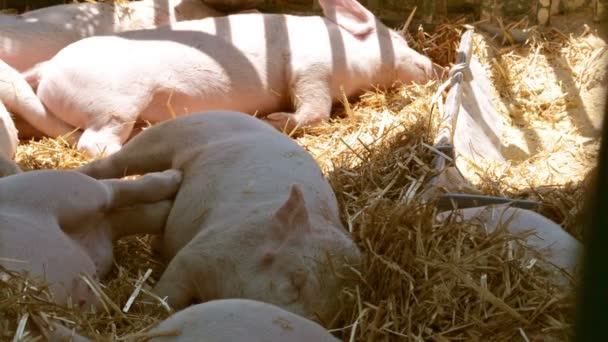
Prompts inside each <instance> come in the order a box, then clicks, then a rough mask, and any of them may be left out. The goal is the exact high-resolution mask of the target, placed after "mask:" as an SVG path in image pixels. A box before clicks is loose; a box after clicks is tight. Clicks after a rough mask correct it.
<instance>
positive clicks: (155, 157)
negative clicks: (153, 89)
mask: <svg viewBox="0 0 608 342" xmlns="http://www.w3.org/2000/svg"><path fill="white" fill-rule="evenodd" d="M171 124H172V122H164V123H162V124H159V125H158V126H153V127H150V128H148V129H147V130H146V134H145V135H137V136H135V137H133V139H131V140H130V141H129V143H128V144H126V145H125V146H124V147H123V148H122V149H120V150H119V151H118V152H116V153H114V154H112V155H110V156H108V157H106V158H102V159H98V160H94V161H92V162H90V163H88V164H86V165H83V166H81V167H80V168H77V169H76V171H78V172H81V173H84V174H86V175H88V176H91V177H93V178H96V179H104V178H119V177H124V176H127V175H135V174H143V173H147V172H155V171H161V170H166V169H169V168H171V167H172V162H173V156H174V155H175V153H174V151H175V149H177V148H180V146H174V145H175V144H172V143H170V142H167V138H166V136H165V134H163V130H162V129H158V128H159V126H165V128H166V129H167V130H166V131H167V132H168V131H171V130H170V129H169V128H168V127H166V126H170V125H171ZM171 132H173V131H171ZM179 134H180V132H179V131H176V132H175V133H174V135H175V136H176V137H177V136H179Z"/></svg>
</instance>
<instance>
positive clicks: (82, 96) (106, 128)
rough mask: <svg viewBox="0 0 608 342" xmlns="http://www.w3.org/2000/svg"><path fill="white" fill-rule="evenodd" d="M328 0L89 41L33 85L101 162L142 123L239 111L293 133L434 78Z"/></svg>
mask: <svg viewBox="0 0 608 342" xmlns="http://www.w3.org/2000/svg"><path fill="white" fill-rule="evenodd" d="M319 2H320V4H321V6H322V8H323V13H324V14H325V17H319V16H293V15H282V14H259V13H257V14H256V13H251V14H236V15H229V16H225V17H219V18H207V19H201V20H192V21H183V22H179V23H175V24H174V25H172V27H167V26H165V27H159V28H157V29H152V30H138V31H130V32H124V33H121V34H119V35H117V36H107V37H90V38H86V39H84V40H81V41H78V42H76V43H73V44H71V45H69V46H67V47H66V48H64V49H63V50H61V51H60V52H59V53H58V54H57V55H56V56H55V57H53V58H52V59H51V60H50V61H48V62H46V63H43V64H42V65H40V66H39V67H38V68H36V69H34V70H33V71H32V72H31V73H30V74H29V75H28V79H29V81H30V82H31V84H32V86H34V87H37V94H38V96H39V97H40V99H41V101H42V102H43V103H44V104H45V105H46V106H47V107H48V108H49V110H50V111H51V112H53V113H54V114H56V115H57V116H59V117H60V118H61V119H63V120H64V121H65V122H67V123H69V124H70V125H72V126H74V127H78V128H81V129H83V130H84V133H83V135H82V137H81V138H80V141H79V143H78V148H79V149H83V150H86V151H88V152H89V153H90V154H92V155H98V154H99V153H101V152H102V151H105V153H107V154H111V153H113V152H115V151H117V150H119V149H120V147H121V146H122V144H123V143H124V142H125V141H126V140H127V138H128V137H129V134H130V132H131V130H132V128H133V124H134V123H135V122H136V121H137V120H138V119H141V120H148V121H151V122H158V121H163V120H167V119H170V118H172V117H173V115H174V114H175V115H184V114H188V113H191V112H199V111H205V110H235V111H241V112H245V113H248V114H255V113H257V114H259V115H260V116H264V115H267V114H269V115H267V116H266V120H267V121H268V122H269V123H271V124H272V125H273V126H275V127H276V128H278V129H280V130H282V129H288V130H289V129H292V128H294V127H296V126H306V125H312V124H315V123H318V122H320V121H323V120H327V119H329V117H330V112H331V107H332V103H333V102H334V101H337V100H338V99H339V98H341V96H342V94H343V93H344V94H345V95H346V96H349V97H350V96H355V95H357V94H360V93H361V92H362V91H364V90H366V89H370V88H371V87H372V86H373V85H380V86H391V85H393V84H394V83H395V82H403V83H409V82H412V81H415V82H426V81H428V80H429V79H432V78H434V77H436V76H437V70H438V69H436V68H435V67H434V65H433V63H432V62H431V61H430V60H429V59H428V58H427V57H425V56H423V55H421V54H419V53H418V52H416V51H414V50H413V49H411V48H410V47H409V46H408V44H407V42H406V41H405V39H404V38H403V36H402V35H401V34H399V33H397V32H395V31H393V30H390V29H388V28H387V27H386V26H384V25H383V24H382V23H381V22H380V21H379V20H377V19H376V17H375V16H374V15H373V14H372V13H371V12H369V11H368V10H367V9H366V8H365V7H363V6H362V5H361V4H359V3H358V2H357V1H356V0H319ZM150 56H154V57H153V58H151V57H150ZM293 108H295V114H294V113H291V112H285V111H291V110H292V109H293ZM47 134H50V133H47Z"/></svg>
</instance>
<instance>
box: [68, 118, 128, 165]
mask: <svg viewBox="0 0 608 342" xmlns="http://www.w3.org/2000/svg"><path fill="white" fill-rule="evenodd" d="M117 121H118V120H113V122H110V123H108V124H107V125H104V126H101V127H88V128H86V129H85V130H84V132H83V133H82V136H81V137H80V140H78V146H77V147H78V149H79V150H83V151H85V152H87V153H88V154H89V155H91V156H99V155H104V154H105V155H111V154H114V153H116V152H118V150H120V148H121V147H122V144H123V143H124V142H125V141H127V139H128V138H129V135H130V134H131V131H132V130H133V126H134V125H135V122H117Z"/></svg>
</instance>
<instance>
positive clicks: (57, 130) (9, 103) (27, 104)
mask: <svg viewBox="0 0 608 342" xmlns="http://www.w3.org/2000/svg"><path fill="white" fill-rule="evenodd" d="M0 102H3V103H4V105H6V108H7V109H8V110H9V111H11V112H13V113H15V114H17V115H19V116H21V117H23V118H24V119H25V120H26V121H27V122H29V123H30V124H31V125H32V126H34V128H36V129H38V130H40V131H41V132H43V133H45V134H47V135H49V136H51V137H53V138H55V137H58V136H64V135H67V137H66V140H67V141H68V142H69V143H74V142H76V141H77V140H78V138H79V136H80V132H78V131H76V128H75V127H72V126H70V125H68V124H67V123H65V122H64V121H62V120H60V119H59V118H58V117H56V116H55V115H54V114H53V113H51V112H50V111H49V110H48V109H47V108H46V107H45V106H44V105H43V104H42V102H41V101H40V99H39V98H38V97H37V96H36V94H35V93H34V91H33V90H32V88H31V87H30V85H29V84H28V83H27V82H26V80H25V79H24V78H23V76H22V75H21V74H19V73H18V72H17V71H16V70H15V69H13V68H12V67H10V66H9V65H8V64H6V63H4V62H2V60H0ZM70 133H71V134H70Z"/></svg>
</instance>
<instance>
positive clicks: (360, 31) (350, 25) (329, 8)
mask: <svg viewBox="0 0 608 342" xmlns="http://www.w3.org/2000/svg"><path fill="white" fill-rule="evenodd" d="M319 5H321V8H322V9H323V15H324V16H325V17H326V18H327V19H329V20H330V21H332V22H334V23H336V24H337V25H338V26H340V27H342V28H343V29H345V30H346V31H348V32H350V33H352V34H353V35H355V36H357V37H359V38H363V37H364V36H366V35H368V34H370V33H372V32H374V31H375V30H376V17H375V16H374V14H373V13H372V12H370V11H368V10H367V8H365V7H364V6H363V5H361V4H360V3H359V2H358V1H357V0H319Z"/></svg>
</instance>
